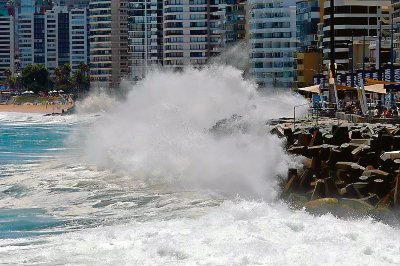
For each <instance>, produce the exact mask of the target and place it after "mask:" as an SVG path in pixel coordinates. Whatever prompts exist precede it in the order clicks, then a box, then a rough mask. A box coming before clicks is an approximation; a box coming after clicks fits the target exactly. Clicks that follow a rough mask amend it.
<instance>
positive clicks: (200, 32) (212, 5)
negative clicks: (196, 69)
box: [163, 0, 220, 68]
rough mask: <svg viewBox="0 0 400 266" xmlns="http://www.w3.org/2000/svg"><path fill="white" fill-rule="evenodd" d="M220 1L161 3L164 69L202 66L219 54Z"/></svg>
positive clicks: (199, 0)
mask: <svg viewBox="0 0 400 266" xmlns="http://www.w3.org/2000/svg"><path fill="white" fill-rule="evenodd" d="M218 5H219V0H166V1H164V28H163V37H164V41H163V43H164V58H163V60H164V66H166V67H178V68H179V67H182V66H185V65H193V66H201V65H204V64H206V63H207V61H208V59H210V58H211V57H212V56H214V55H216V54H218V48H217V46H218V44H219V38H220V35H219V34H218V33H217V31H215V29H216V28H217V23H218V22H219V17H218V15H215V13H217V11H218Z"/></svg>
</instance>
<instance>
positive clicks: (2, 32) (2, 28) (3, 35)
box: [0, 16, 15, 80]
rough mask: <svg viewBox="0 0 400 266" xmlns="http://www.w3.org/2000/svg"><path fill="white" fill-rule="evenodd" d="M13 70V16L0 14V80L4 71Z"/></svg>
mask: <svg viewBox="0 0 400 266" xmlns="http://www.w3.org/2000/svg"><path fill="white" fill-rule="evenodd" d="M6 69H10V70H11V72H14V71H15V69H14V17H13V16H0V80H3V79H4V78H5V76H4V71H5V70H6Z"/></svg>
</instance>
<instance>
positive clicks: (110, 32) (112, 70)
mask: <svg viewBox="0 0 400 266" xmlns="http://www.w3.org/2000/svg"><path fill="white" fill-rule="evenodd" d="M89 8H90V11H89V12H90V66H91V68H90V72H91V73H90V74H91V78H92V84H93V85H94V86H98V87H105V88H116V87H118V86H119V83H120V81H121V79H122V78H123V77H126V76H127V75H128V2H127V0H113V1H111V0H106V1H104V0H92V1H90V6H89Z"/></svg>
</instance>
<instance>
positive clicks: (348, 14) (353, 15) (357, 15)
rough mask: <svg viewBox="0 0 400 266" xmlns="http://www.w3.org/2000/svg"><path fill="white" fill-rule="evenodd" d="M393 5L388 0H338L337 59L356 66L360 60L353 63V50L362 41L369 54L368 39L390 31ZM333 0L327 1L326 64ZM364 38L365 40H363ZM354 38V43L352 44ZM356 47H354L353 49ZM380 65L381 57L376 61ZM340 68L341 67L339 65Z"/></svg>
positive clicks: (343, 66) (386, 35) (336, 16)
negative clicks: (331, 1)
mask: <svg viewBox="0 0 400 266" xmlns="http://www.w3.org/2000/svg"><path fill="white" fill-rule="evenodd" d="M390 6H391V1H388V0H380V1H376V0H335V6H334V14H335V32H334V34H335V44H334V45H335V55H334V56H335V60H336V62H337V64H338V65H340V66H341V68H343V69H346V70H347V69H350V68H351V67H352V65H353V64H354V65H355V66H356V67H357V65H358V64H362V60H361V62H351V59H350V58H352V52H351V51H352V50H354V51H355V50H356V49H357V48H358V46H359V44H360V43H362V49H366V54H367V55H368V54H369V51H368V46H369V42H370V41H373V40H376V39H377V36H382V38H386V37H388V35H389V34H390ZM330 14H331V7H330V1H329V0H326V1H325V2H324V29H323V30H324V38H323V46H324V64H325V65H327V64H329V59H330V57H331V55H330V48H329V47H330ZM364 37H365V41H366V42H365V43H363V42H364ZM352 38H353V39H354V42H353V44H352V43H351V40H352ZM352 47H353V48H352ZM375 64H376V65H377V67H378V66H379V64H380V62H379V58H378V59H377V61H376V62H375ZM339 68H340V67H339Z"/></svg>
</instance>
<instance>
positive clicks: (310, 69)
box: [296, 0, 323, 87]
mask: <svg viewBox="0 0 400 266" xmlns="http://www.w3.org/2000/svg"><path fill="white" fill-rule="evenodd" d="M321 3H322V1H321V0H298V1H297V2H296V36H297V39H298V41H299V43H298V52H297V56H296V65H297V74H296V76H297V77H296V78H297V80H296V82H297V87H306V86H310V85H313V84H314V77H315V76H316V75H317V74H319V73H321V72H322V69H323V59H322V49H321V48H320V47H321V46H322V37H320V35H319V26H320V23H321V22H322V23H323V20H322V19H321V5H320V4H321ZM322 4H323V3H322ZM322 10H323V9H322Z"/></svg>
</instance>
